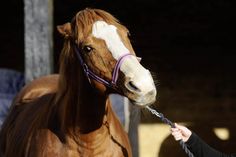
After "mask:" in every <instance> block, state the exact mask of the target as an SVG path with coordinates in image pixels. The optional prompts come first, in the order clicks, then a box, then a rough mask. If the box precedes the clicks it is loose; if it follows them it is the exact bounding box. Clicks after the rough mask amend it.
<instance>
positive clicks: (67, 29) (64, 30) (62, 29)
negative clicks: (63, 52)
mask: <svg viewBox="0 0 236 157" xmlns="http://www.w3.org/2000/svg"><path fill="white" fill-rule="evenodd" d="M57 30H58V32H59V33H60V34H61V35H63V36H64V37H69V36H71V24H70V22H67V23H65V24H63V25H59V26H57Z"/></svg>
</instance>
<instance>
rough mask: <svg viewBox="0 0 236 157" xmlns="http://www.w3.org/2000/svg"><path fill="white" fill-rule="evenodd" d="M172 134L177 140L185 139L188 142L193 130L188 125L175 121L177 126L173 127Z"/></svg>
mask: <svg viewBox="0 0 236 157" xmlns="http://www.w3.org/2000/svg"><path fill="white" fill-rule="evenodd" d="M171 134H172V135H173V136H174V138H175V140H176V141H178V140H183V141H184V142H187V141H188V139H189V137H190V136H191V135H192V132H191V131H190V130H189V129H188V128H187V127H185V126H182V125H179V124H177V123H175V128H171Z"/></svg>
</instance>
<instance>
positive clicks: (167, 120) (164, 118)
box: [146, 106, 194, 157]
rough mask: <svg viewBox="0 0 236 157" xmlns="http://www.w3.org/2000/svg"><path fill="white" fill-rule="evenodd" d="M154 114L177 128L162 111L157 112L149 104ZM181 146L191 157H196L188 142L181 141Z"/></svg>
mask: <svg viewBox="0 0 236 157" xmlns="http://www.w3.org/2000/svg"><path fill="white" fill-rule="evenodd" d="M146 108H147V109H148V110H149V111H150V112H151V113H152V114H154V115H155V116H157V117H159V118H160V119H161V121H163V122H164V123H166V124H168V125H170V126H171V127H172V128H175V125H174V123H172V122H171V121H170V120H169V119H167V118H166V117H164V115H163V114H162V113H159V112H157V111H156V110H154V109H152V108H150V107H149V106H147V107H146ZM179 144H180V146H181V147H182V149H183V150H184V152H185V153H186V154H187V155H188V156H189V157H194V155H193V153H192V152H190V150H189V149H188V147H187V146H186V144H185V143H184V141H183V140H180V141H179Z"/></svg>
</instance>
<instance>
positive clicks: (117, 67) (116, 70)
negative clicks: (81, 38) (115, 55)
mask: <svg viewBox="0 0 236 157" xmlns="http://www.w3.org/2000/svg"><path fill="white" fill-rule="evenodd" d="M75 51H76V54H77V56H78V58H79V62H80V64H81V66H82V67H83V69H84V73H85V75H86V76H87V78H88V80H89V82H90V78H92V79H94V80H96V81H98V82H100V83H102V84H104V85H106V86H108V87H111V88H113V89H116V87H117V85H116V82H117V79H118V75H119V70H120V67H121V65H122V63H123V62H124V60H125V59H126V58H127V57H129V56H133V55H132V54H129V53H127V54H124V55H123V56H121V57H120V58H119V59H118V60H117V62H116V65H115V68H114V71H113V73H112V80H111V81H110V82H109V81H106V80H104V79H103V78H101V77H99V76H97V75H96V74H95V73H94V72H92V71H91V70H90V69H89V68H88V66H87V64H86V63H85V62H84V60H83V59H82V56H81V54H80V52H79V49H78V47H77V46H76V47H75ZM137 59H138V60H139V61H140V60H141V58H137Z"/></svg>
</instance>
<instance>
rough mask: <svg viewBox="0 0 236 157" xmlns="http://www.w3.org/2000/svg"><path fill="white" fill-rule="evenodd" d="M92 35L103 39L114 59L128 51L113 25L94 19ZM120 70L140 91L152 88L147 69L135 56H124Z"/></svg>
mask: <svg viewBox="0 0 236 157" xmlns="http://www.w3.org/2000/svg"><path fill="white" fill-rule="evenodd" d="M92 35H93V36H94V37H96V38H99V39H103V40H104V41H105V43H106V46H107V48H108V49H109V50H110V52H111V53H112V56H113V57H114V58H115V59H116V60H118V59H119V58H120V57H121V56H123V55H124V54H127V53H130V52H129V50H128V49H127V48H126V47H125V45H124V44H123V42H122V40H121V38H120V36H119V34H118V33H117V28H116V27H115V26H114V25H109V24H107V23H106V22H104V21H96V22H95V23H94V24H93V27H92ZM120 70H121V71H122V72H123V73H124V74H125V76H126V77H129V78H132V80H133V81H134V82H136V85H137V86H138V87H139V88H140V89H141V91H142V92H149V91H150V89H153V88H154V87H153V86H154V83H153V80H152V77H151V75H150V73H149V71H148V70H146V69H145V68H144V67H143V66H142V65H141V64H140V63H139V62H138V60H137V58H136V57H134V56H130V57H128V58H126V59H125V60H124V62H123V64H122V65H121V67H120Z"/></svg>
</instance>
